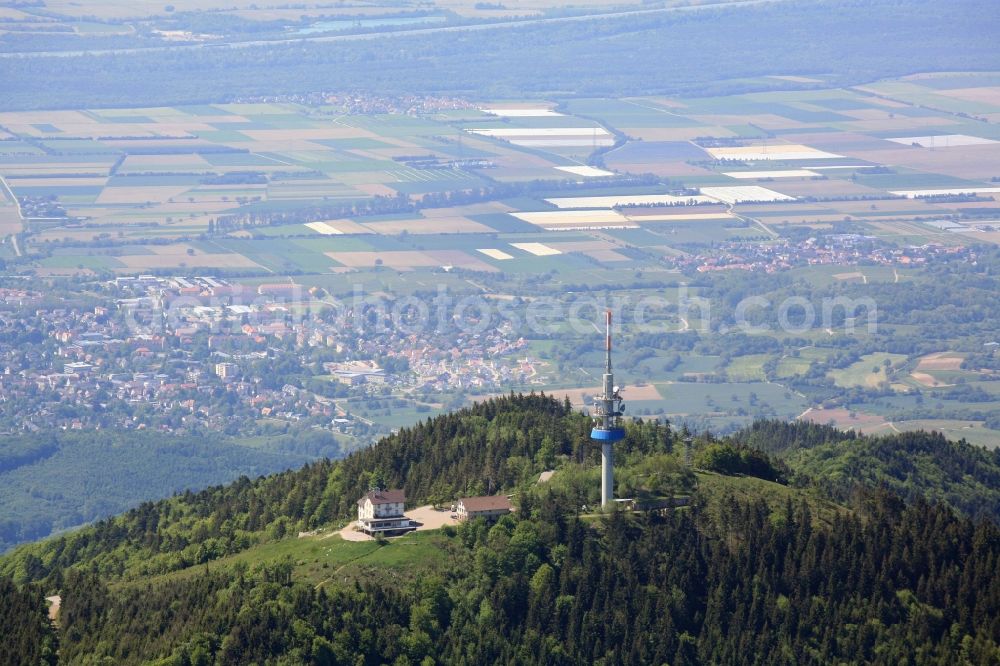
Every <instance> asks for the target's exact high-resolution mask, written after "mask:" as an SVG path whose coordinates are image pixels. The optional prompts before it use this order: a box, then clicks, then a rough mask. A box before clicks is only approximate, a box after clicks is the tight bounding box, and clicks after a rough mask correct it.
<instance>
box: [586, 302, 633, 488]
mask: <svg viewBox="0 0 1000 666" xmlns="http://www.w3.org/2000/svg"><path fill="white" fill-rule="evenodd" d="M604 323H605V331H606V333H605V339H604V350H605V363H604V387H603V392H602V394H601V396H599V397H598V398H597V399H596V400H595V403H596V404H595V405H594V428H593V429H592V430H591V431H590V438H591V439H592V440H594V441H595V442H600V443H601V506H603V507H607V506H610V505H611V504H612V503H613V502H614V494H615V485H614V483H615V480H614V452H613V450H612V445H613V444H614V443H615V442H617V441H619V440H621V439H622V438H623V437H625V430H624V429H623V428H622V425H621V417H622V412H623V404H622V397H621V389H620V388H619V387H617V386H615V375H614V372H613V371H612V369H611V310H608V311H607V312H606V313H605V320H604Z"/></svg>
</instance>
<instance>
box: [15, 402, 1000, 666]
mask: <svg viewBox="0 0 1000 666" xmlns="http://www.w3.org/2000/svg"><path fill="white" fill-rule="evenodd" d="M588 435H589V419H587V418H586V417H585V416H583V415H581V414H577V413H574V412H573V411H572V410H571V409H570V408H569V405H567V404H565V403H560V402H558V401H556V400H553V399H552V398H549V397H546V396H538V395H531V396H514V395H512V396H509V397H504V398H497V399H493V400H490V401H488V402H486V403H483V404H478V405H475V406H473V407H470V408H467V409H463V410H461V411H458V412H455V413H452V414H448V415H444V416H441V417H438V418H435V419H433V420H428V421H425V422H422V423H420V424H417V425H416V426H414V427H412V428H407V429H403V430H401V431H400V432H399V433H398V434H397V435H393V436H392V437H388V438H386V439H384V440H382V441H380V442H379V443H378V444H376V445H374V446H372V447H371V448H368V449H365V450H363V451H359V452H356V453H354V454H351V455H350V456H348V457H346V458H345V459H343V460H340V461H321V462H317V463H313V464H310V465H307V466H306V467H304V468H302V469H300V470H298V471H294V472H285V473H282V474H278V475H275V476H270V477H264V478H260V479H257V480H250V479H241V480H240V481H238V482H236V483H234V484H231V485H228V486H220V487H215V488H210V489H208V490H205V491H203V492H200V493H186V494H184V495H178V496H175V497H173V498H170V499H167V500H163V501H160V502H156V503H148V504H144V505H142V506H141V507H139V508H137V509H135V510H133V511H130V512H128V513H126V514H123V515H122V516H119V517H117V518H114V519H110V520H107V521H103V522H101V523H98V524H96V525H94V526H92V527H88V528H84V529H82V530H79V531H77V532H75V533H72V534H68V535H64V536H61V537H58V538H55V539H51V540H49V541H46V542H42V543H38V544H32V545H28V546H24V547H21V548H19V549H17V550H16V551H14V552H13V553H11V554H9V555H8V556H6V557H5V558H4V559H3V560H0V572H2V574H3V575H4V576H7V577H10V578H12V579H13V581H14V585H15V587H11V583H8V582H3V583H0V584H3V585H5V586H6V587H4V594H3V597H2V602H0V632H2V633H3V635H4V636H5V637H9V640H6V641H5V642H7V643H9V644H10V645H15V646H17V645H36V646H41V647H39V648H38V649H37V651H36V652H35V653H34V654H32V655H31V657H30V658H31V660H32V661H33V662H38V661H42V662H44V663H55V659H56V658H55V656H54V655H55V653H54V651H53V649H52V648H53V646H55V645H56V643H57V642H58V650H59V652H58V660H59V661H60V662H62V663H81V664H84V663H100V662H102V660H106V659H110V661H112V662H114V663H147V662H152V663H160V664H212V663H218V664H246V663H273V664H297V663H317V664H334V663H358V664H368V663H371V664H378V663H394V664H418V663H419V664H432V663H454V664H480V663H538V664H592V663H601V664H619V663H635V664H646V663H656V664H671V665H672V666H676V665H678V664H709V663H711V664H745V663H754V664H828V663H851V664H860V663H877V664H906V663H910V664H963V663H967V664H1000V582H998V579H997V576H996V575H995V569H996V563H997V561H998V560H1000V530H998V528H997V525H996V522H995V520H996V513H995V510H993V509H991V508H990V507H992V506H993V504H991V502H992V501H993V500H991V499H990V498H989V497H988V496H985V495H984V498H983V499H981V500H978V501H977V500H976V499H975V497H976V496H977V495H979V494H982V493H984V492H985V489H986V488H987V487H989V486H991V485H995V484H992V483H991V481H992V479H994V478H995V477H994V475H996V474H997V469H998V461H997V459H996V457H995V456H994V455H993V454H987V453H986V452H984V451H982V450H980V449H976V448H974V447H967V446H966V445H964V444H958V445H955V444H952V443H949V442H947V441H944V440H939V439H938V438H937V437H936V436H934V435H927V434H917V435H908V436H907V437H908V438H909V439H907V440H906V441H905V442H904V441H903V440H902V439H898V438H897V439H894V438H892V437H888V438H865V437H857V436H852V435H847V436H845V435H842V434H840V433H838V432H837V431H835V430H832V429H829V428H825V427H821V426H789V427H784V426H781V425H779V424H777V423H770V422H765V423H761V424H757V425H756V426H754V428H752V429H749V430H747V431H744V432H742V433H739V434H738V435H736V436H734V437H733V438H727V439H721V440H718V439H715V438H712V437H711V436H708V435H704V436H701V437H696V438H695V443H694V451H693V458H694V463H695V464H694V467H695V469H694V471H692V470H690V469H688V468H687V467H686V466H685V465H684V459H685V446H684V444H683V441H682V439H681V437H682V435H683V433H677V432H676V431H673V430H671V429H670V428H668V427H667V426H665V425H664V424H662V423H659V422H656V421H649V422H635V423H631V424H629V426H628V431H627V437H626V439H625V440H624V441H623V442H622V443H621V445H620V447H619V448H618V449H617V450H616V451H617V453H618V456H617V460H618V463H619V465H618V470H617V471H618V476H617V479H618V487H617V492H618V494H619V496H630V497H639V498H643V497H650V498H655V497H661V498H662V497H667V496H674V497H684V498H689V499H688V500H686V501H685V502H680V503H681V504H686V506H683V507H680V508H673V509H671V508H667V509H662V510H656V511H646V512H635V513H633V512H626V511H616V512H612V513H610V514H605V515H601V514H594V513H590V512H589V511H588V509H586V508H584V507H586V506H592V505H593V503H594V500H595V499H596V495H597V491H598V489H599V481H598V476H597V470H596V464H597V452H596V450H595V447H593V446H592V445H591V444H590V442H589V440H588ZM921 442H923V443H921ZM893 444H896V446H893ZM823 447H830V448H829V449H828V450H826V452H825V454H824V458H823V459H824V460H836V459H837V458H838V457H841V456H847V458H845V459H844V460H845V461H844V462H843V464H841V465H840V466H839V467H838V469H847V470H850V469H851V467H850V464H849V463H850V460H851V459H852V458H851V456H853V457H857V456H862V455H863V456H867V457H870V458H871V459H873V460H878V461H881V463H882V465H883V467H882V468H880V469H884V470H885V478H874V479H869V478H864V477H861V478H859V479H858V481H859V482H860V483H857V484H852V483H850V480H849V479H837V480H836V482H835V483H833V484H831V483H830V482H828V480H825V479H824V478H822V476H821V475H822V474H823V473H825V472H824V470H823V469H822V468H821V466H820V465H818V464H817V463H816V460H817V459H816V458H810V457H809V456H806V455H804V452H816V451H819V450H823ZM762 449H766V450H762ZM907 460H909V462H911V463H913V465H912V469H910V470H909V471H908V473H907V474H906V475H905V476H899V475H897V477H894V476H893V475H894V474H896V473H897V470H898V469H902V468H905V465H906V462H907ZM548 469H555V470H556V471H555V474H554V475H553V476H552V478H551V479H550V480H549V481H548V482H545V483H538V482H537V479H538V472H540V471H541V470H548ZM958 469H961V470H963V472H962V474H964V477H965V478H966V479H967V483H965V484H962V483H960V482H959V481H958V480H957V479H958V472H957V470H958ZM893 478H896V479H897V481H898V483H897V481H893V480H892V479H893ZM887 479H888V480H887ZM886 480H887V484H886V485H887V487H886V485H882V482H883V481H886ZM944 481H948V483H949V484H951V485H950V486H949V488H950V489H949V490H947V491H942V492H937V491H940V490H941V488H940V487H939V486H940V485H941V484H942V483H943V482H944ZM373 482H381V483H384V484H385V485H386V486H390V487H396V486H401V487H403V488H405V489H406V492H407V500H408V503H409V504H413V505H417V504H421V503H426V502H434V501H442V502H446V501H450V499H452V498H454V497H455V496H458V495H466V494H477V493H481V492H487V491H489V490H490V489H491V488H492V489H493V490H497V489H499V490H501V491H502V492H505V493H513V494H514V499H515V504H516V505H517V507H518V511H517V512H516V513H515V514H513V515H511V516H507V517H505V518H503V519H502V520H500V521H499V522H498V523H497V524H496V525H494V526H488V525H486V524H484V523H482V522H472V523H469V524H464V525H462V526H460V527H458V528H445V529H444V530H440V531H437V532H433V531H432V532H420V533H417V534H415V535H411V536H407V537H404V538H401V539H394V540H390V541H388V542H363V543H348V542H344V541H341V540H340V538H339V537H337V536H335V535H332V534H322V533H320V534H319V535H313V534H306V535H303V534H296V533H297V532H310V531H313V530H317V529H319V530H324V528H327V527H329V526H333V525H340V524H343V523H344V522H346V520H347V519H348V518H349V517H350V515H351V513H352V510H353V506H354V501H355V500H356V499H357V497H359V496H360V495H361V493H362V492H363V491H364V490H365V489H366V488H367V487H368V485H369V484H370V483H373ZM873 484H879V485H873ZM893 491H896V492H893ZM959 491H961V492H959ZM899 494H903V495H905V497H906V500H905V501H904V500H903V499H900V496H899ZM925 495H929V496H933V497H935V498H936V499H937V500H938V501H939V503H936V504H930V503H928V502H927V501H925V500H924V499H922V496H925ZM953 498H954V499H953ZM946 503H951V504H953V505H954V506H955V507H957V508H958V509H959V510H961V511H962V512H964V513H965V514H969V515H971V514H980V515H981V516H989V517H983V518H980V519H973V518H971V517H968V515H963V513H959V512H958V511H956V509H954V508H952V507H950V506H948V505H947V504H946ZM8 591H9V592H10V593H9V594H8ZM51 594H59V595H61V597H62V608H61V610H60V611H59V615H58V626H57V628H55V629H52V628H50V627H49V625H48V624H47V623H45V622H44V621H43V619H44V617H43V616H44V612H45V609H44V607H43V606H42V604H41V600H42V596H43V595H51ZM25 649H27V648H25ZM8 654H9V652H7V653H5V652H0V658H7V655H8Z"/></svg>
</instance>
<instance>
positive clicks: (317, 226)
mask: <svg viewBox="0 0 1000 666" xmlns="http://www.w3.org/2000/svg"><path fill="white" fill-rule="evenodd" d="M305 226H307V227H309V228H310V229H312V230H313V231H315V232H316V233H318V234H323V235H324V236H339V235H341V234H342V233H343V232H341V231H340V230H339V229H335V228H333V227H331V226H330V225H329V224H327V223H326V222H306V224H305Z"/></svg>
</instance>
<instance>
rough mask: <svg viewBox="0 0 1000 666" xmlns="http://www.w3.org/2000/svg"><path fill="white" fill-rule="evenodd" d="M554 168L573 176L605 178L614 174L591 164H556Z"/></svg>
mask: <svg viewBox="0 0 1000 666" xmlns="http://www.w3.org/2000/svg"><path fill="white" fill-rule="evenodd" d="M556 169H558V170H559V171H565V172H566V173H571V174H573V175H574V176H582V177H583V178H605V177H607V176H613V175H615V172H614V171H605V170H604V169H598V168H597V167H592V166H557V167H556Z"/></svg>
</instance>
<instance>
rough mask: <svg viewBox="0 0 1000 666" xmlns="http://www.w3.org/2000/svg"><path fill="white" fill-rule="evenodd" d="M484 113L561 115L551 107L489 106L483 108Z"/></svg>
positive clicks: (507, 116)
mask: <svg viewBox="0 0 1000 666" xmlns="http://www.w3.org/2000/svg"><path fill="white" fill-rule="evenodd" d="M482 111H483V112H484V113H490V114H492V115H494V116H502V117H504V118H552V117H555V116H561V115H563V114H561V113H559V112H558V111H553V110H552V109H544V108H527V107H524V108H501V107H497V108H490V109H483V110H482Z"/></svg>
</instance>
